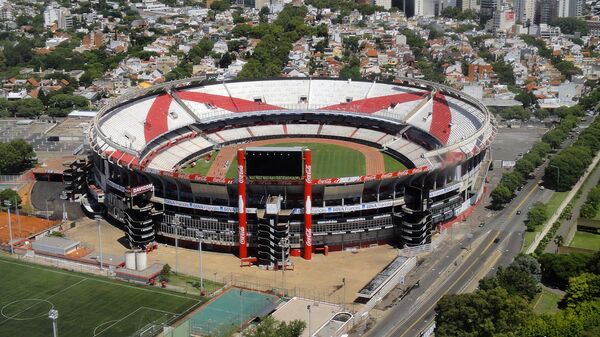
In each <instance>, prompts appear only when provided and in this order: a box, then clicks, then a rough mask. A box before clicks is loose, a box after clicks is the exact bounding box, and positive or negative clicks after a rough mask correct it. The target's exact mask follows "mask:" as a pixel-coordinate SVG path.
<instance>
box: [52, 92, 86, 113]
mask: <svg viewBox="0 0 600 337" xmlns="http://www.w3.org/2000/svg"><path fill="white" fill-rule="evenodd" d="M89 105H90V102H89V101H88V99H87V98H85V97H83V96H77V95H69V94H58V95H54V96H52V97H50V99H49V100H48V107H49V108H48V114H49V115H50V116H55V117H65V116H67V114H69V113H70V112H71V111H73V109H82V108H88V107H89Z"/></svg>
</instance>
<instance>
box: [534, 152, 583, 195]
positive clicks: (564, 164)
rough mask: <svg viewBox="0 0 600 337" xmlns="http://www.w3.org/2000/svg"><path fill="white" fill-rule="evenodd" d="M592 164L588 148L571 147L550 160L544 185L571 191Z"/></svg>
mask: <svg viewBox="0 0 600 337" xmlns="http://www.w3.org/2000/svg"><path fill="white" fill-rule="evenodd" d="M591 163H592V153H591V151H590V150H589V149H588V148H587V147H583V146H571V147H569V148H567V149H564V150H563V151H561V152H559V153H558V154H556V155H555V156H553V157H552V158H551V159H550V163H549V165H548V166H547V167H546V169H545V171H544V183H545V184H546V186H548V187H550V188H555V189H557V190H559V191H566V190H569V189H570V188H571V187H572V186H573V185H575V183H576V182H577V180H579V178H580V177H581V176H582V175H583V173H584V172H585V170H586V169H587V167H588V166H589V165H590V164H591ZM559 172H560V179H559V176H558V175H559Z"/></svg>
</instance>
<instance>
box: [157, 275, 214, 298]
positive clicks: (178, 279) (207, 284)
mask: <svg viewBox="0 0 600 337" xmlns="http://www.w3.org/2000/svg"><path fill="white" fill-rule="evenodd" d="M169 284H170V285H173V286H177V287H181V288H183V289H185V291H187V292H188V293H191V294H198V293H199V291H200V278H199V277H195V276H190V275H184V274H177V275H176V274H173V275H171V276H169ZM203 285H204V289H205V290H206V292H207V293H208V294H210V293H213V292H214V291H216V290H217V289H219V288H221V287H222V286H223V285H222V284H220V283H215V282H213V281H209V280H207V279H204V280H203Z"/></svg>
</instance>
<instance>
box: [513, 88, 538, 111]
mask: <svg viewBox="0 0 600 337" xmlns="http://www.w3.org/2000/svg"><path fill="white" fill-rule="evenodd" d="M515 100H517V101H519V102H521V103H523V107H526V108H527V107H530V106H532V105H533V103H534V102H535V96H534V95H533V94H532V93H530V92H526V91H522V90H521V91H519V93H518V94H516V95H515Z"/></svg>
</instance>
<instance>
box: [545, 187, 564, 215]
mask: <svg viewBox="0 0 600 337" xmlns="http://www.w3.org/2000/svg"><path fill="white" fill-rule="evenodd" d="M567 194H569V192H568V191H567V192H554V193H552V196H551V197H550V200H548V202H547V203H546V205H547V206H548V208H547V209H548V217H551V216H552V214H554V211H555V210H556V209H558V207H559V206H560V204H561V203H562V202H563V200H565V198H566V197H567Z"/></svg>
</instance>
